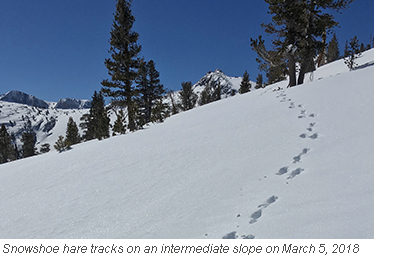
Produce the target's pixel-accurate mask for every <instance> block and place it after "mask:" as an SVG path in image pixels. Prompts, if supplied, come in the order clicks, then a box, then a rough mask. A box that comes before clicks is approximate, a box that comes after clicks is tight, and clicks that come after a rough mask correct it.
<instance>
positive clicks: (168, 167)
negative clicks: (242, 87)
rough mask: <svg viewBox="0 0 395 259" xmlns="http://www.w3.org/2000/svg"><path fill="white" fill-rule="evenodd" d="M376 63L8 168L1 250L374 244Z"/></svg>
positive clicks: (337, 67) (330, 67)
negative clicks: (301, 241)
mask: <svg viewBox="0 0 395 259" xmlns="http://www.w3.org/2000/svg"><path fill="white" fill-rule="evenodd" d="M373 61H374V50H370V51H367V52H364V53H363V56H362V57H360V58H359V59H358V60H357V62H358V63H359V64H360V65H364V64H367V65H366V66H364V67H363V68H361V69H356V70H354V71H351V72H350V71H348V69H347V67H346V66H345V64H344V63H343V61H342V60H340V61H337V62H333V63H331V64H327V65H325V66H323V67H321V68H319V69H318V70H317V71H316V72H314V80H313V81H312V82H308V81H309V80H307V79H308V78H309V76H306V83H305V84H303V85H300V86H296V87H293V88H284V87H285V86H286V85H287V82H285V81H284V82H280V83H277V84H275V85H272V86H268V87H267V88H265V89H258V90H255V91H252V92H249V93H246V94H243V95H236V96H234V97H229V98H227V99H224V100H221V101H218V102H213V103H210V104H207V105H204V106H201V107H197V108H195V109H192V110H189V111H186V112H182V113H179V114H177V115H174V116H172V117H170V118H168V119H167V120H166V121H165V122H164V123H161V124H155V125H150V126H149V127H147V128H146V129H144V130H140V131H137V132H134V133H129V134H126V135H121V136H116V137H112V138H110V139H105V140H102V141H98V140H93V141H89V142H85V143H81V144H78V145H75V146H73V148H72V150H70V151H67V152H63V153H60V154H59V153H56V152H49V153H47V154H43V155H38V156H35V157H30V158H27V159H22V160H18V161H14V162H10V163H6V164H2V165H0V197H1V199H0V208H1V209H0V218H1V221H0V238H106V239H112V238H129V239H132V238H141V239H143V238H162V239H166V238H196V239H204V238H209V239H217V238H223V237H235V238H243V237H249V238H252V237H254V238H256V239H260V238H281V239H284V238H286V239H290V238H310V239H315V238H325V239H326V238H336V239H345V238H358V239H359V238H369V239H371V238H373V237H374V164H373V161H374V160H373V153H374V152H373V150H374V138H373V132H374V119H373V114H374V113H373V111H374V107H373V93H374V62H373ZM278 88H280V90H279V91H273V90H276V89H278Z"/></svg>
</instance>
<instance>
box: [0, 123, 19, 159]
mask: <svg viewBox="0 0 395 259" xmlns="http://www.w3.org/2000/svg"><path fill="white" fill-rule="evenodd" d="M15 159H16V157H15V153H14V148H13V146H12V142H11V136H10V134H9V133H8V131H7V128H6V127H5V125H4V124H2V125H1V129H0V164H2V163H7V162H9V161H12V160H15Z"/></svg>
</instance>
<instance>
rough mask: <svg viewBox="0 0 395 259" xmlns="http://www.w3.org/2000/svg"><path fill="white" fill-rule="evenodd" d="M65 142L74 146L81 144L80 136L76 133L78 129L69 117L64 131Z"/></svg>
mask: <svg viewBox="0 0 395 259" xmlns="http://www.w3.org/2000/svg"><path fill="white" fill-rule="evenodd" d="M65 142H66V143H67V144H68V145H69V146H72V145H75V144H78V143H80V142H81V136H80V134H79V133H78V127H77V124H76V123H75V121H74V120H73V118H72V117H69V121H68V123H67V129H66V140H65Z"/></svg>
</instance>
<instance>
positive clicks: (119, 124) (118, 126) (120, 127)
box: [113, 109, 126, 136]
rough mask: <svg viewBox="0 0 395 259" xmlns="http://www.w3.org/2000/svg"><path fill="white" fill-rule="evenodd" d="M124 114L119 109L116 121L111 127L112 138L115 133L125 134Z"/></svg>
mask: <svg viewBox="0 0 395 259" xmlns="http://www.w3.org/2000/svg"><path fill="white" fill-rule="evenodd" d="M125 119H126V117H125V114H124V113H123V109H120V111H119V113H118V114H117V120H116V121H115V123H114V127H113V136H115V133H120V134H125V133H126V128H125V124H124V123H125Z"/></svg>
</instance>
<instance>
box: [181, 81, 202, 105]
mask: <svg viewBox="0 0 395 259" xmlns="http://www.w3.org/2000/svg"><path fill="white" fill-rule="evenodd" d="M181 86H182V89H181V91H180V98H181V109H182V110H183V111H187V110H190V109H193V108H194V107H195V104H196V101H197V99H198V96H197V94H195V93H194V92H193V90H192V83H191V82H182V83H181Z"/></svg>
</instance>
